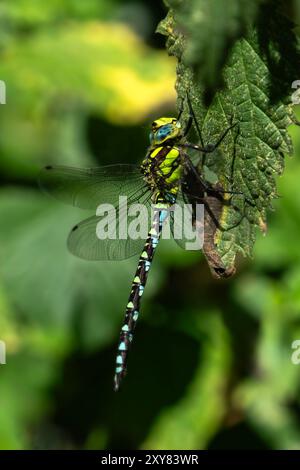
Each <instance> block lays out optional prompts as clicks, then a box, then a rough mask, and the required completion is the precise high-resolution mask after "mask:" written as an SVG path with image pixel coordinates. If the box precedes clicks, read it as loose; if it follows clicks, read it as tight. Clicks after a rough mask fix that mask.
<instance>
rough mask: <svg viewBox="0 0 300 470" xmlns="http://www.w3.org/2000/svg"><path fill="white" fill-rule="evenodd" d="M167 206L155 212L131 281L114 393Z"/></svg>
mask: <svg viewBox="0 0 300 470" xmlns="http://www.w3.org/2000/svg"><path fill="white" fill-rule="evenodd" d="M168 206H169V204H166V205H165V208H163V206H162V205H160V206H159V209H158V210H157V211H155V214H154V220H153V222H152V226H151V229H150V231H149V234H148V237H147V240H146V243H145V246H144V250H143V251H142V254H141V256H140V259H139V262H138V267H137V270H136V273H135V276H134V279H133V283H132V288H131V292H130V296H129V299H128V304H127V307H126V313H125V318H124V323H123V326H122V329H121V334H120V340H119V345H118V353H117V359H116V371H115V378H114V389H115V390H116V391H117V390H118V389H119V387H120V383H121V381H122V379H123V377H124V376H125V374H126V366H127V357H128V350H129V348H130V344H131V342H132V339H133V332H134V329H135V325H136V322H137V319H138V317H139V313H140V312H139V309H140V302H141V297H142V295H143V292H144V288H145V285H146V282H147V277H148V273H149V269H150V267H151V263H152V260H153V257H154V254H155V250H156V247H157V245H158V242H159V238H160V235H161V231H162V226H163V222H164V220H165V219H166V217H167V216H168Z"/></svg>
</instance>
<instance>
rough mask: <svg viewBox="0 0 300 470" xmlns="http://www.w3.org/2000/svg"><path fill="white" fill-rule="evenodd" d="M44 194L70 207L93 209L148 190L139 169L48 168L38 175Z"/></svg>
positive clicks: (115, 167)
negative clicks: (121, 196) (145, 189)
mask: <svg viewBox="0 0 300 470" xmlns="http://www.w3.org/2000/svg"><path fill="white" fill-rule="evenodd" d="M39 184H40V187H41V189H42V190H43V191H45V192H46V193H48V194H50V195H52V196H53V197H55V198H56V199H59V200H61V201H63V202H65V203H67V204H71V205H73V206H76V207H80V208H82V209H94V210H96V208H97V207H98V205H99V204H102V203H109V204H112V205H114V206H115V205H117V204H118V201H119V196H120V195H123V196H128V197H133V196H134V195H138V194H139V193H140V192H142V191H143V189H144V188H145V187H146V185H145V182H144V180H143V177H142V174H141V171H140V168H139V166H137V165H125V164H124V165H122V164H118V165H107V166H103V167H98V168H86V169H81V168H72V167H66V166H47V167H45V168H44V169H43V170H42V171H41V172H40V175H39Z"/></svg>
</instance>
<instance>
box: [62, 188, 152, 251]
mask: <svg viewBox="0 0 300 470" xmlns="http://www.w3.org/2000/svg"><path fill="white" fill-rule="evenodd" d="M136 203H138V204H139V205H140V207H141V210H142V212H141V213H140V214H139V215H138V218H136V219H135V220H137V219H138V221H137V223H135V222H134V214H132V217H130V216H129V217H127V208H129V207H130V208H132V207H133V206H132V204H136ZM150 223H151V194H150V192H149V191H148V190H144V192H143V193H139V194H138V196H132V197H131V198H130V199H129V200H128V201H127V203H122V204H120V206H119V207H116V208H113V207H112V208H111V210H109V211H108V212H107V213H106V214H105V215H101V216H100V215H94V216H92V217H90V218H88V219H86V220H83V221H82V222H80V223H79V224H78V225H76V226H75V227H74V228H73V230H72V231H71V233H70V235H69V237H68V248H69V251H70V252H71V253H72V254H74V255H75V256H78V257H79V258H83V259H86V260H122V259H126V258H129V257H131V256H134V255H135V254H137V253H139V252H141V250H142V249H143V246H144V243H145V239H146V238H147V234H148V231H149V228H150ZM135 229H137V230H135ZM120 231H121V232H122V234H123V235H121V237H122V236H123V237H124V238H121V237H120ZM132 235H133V236H132ZM133 237H138V238H133Z"/></svg>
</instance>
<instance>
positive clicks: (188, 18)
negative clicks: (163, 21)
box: [167, 0, 260, 91]
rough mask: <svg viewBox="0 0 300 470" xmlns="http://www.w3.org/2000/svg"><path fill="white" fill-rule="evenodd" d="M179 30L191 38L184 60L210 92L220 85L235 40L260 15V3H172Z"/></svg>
mask: <svg viewBox="0 0 300 470" xmlns="http://www.w3.org/2000/svg"><path fill="white" fill-rule="evenodd" d="M167 3H169V5H170V7H171V8H174V11H175V17H176V27H178V28H179V29H180V30H182V31H184V32H185V35H186V37H187V38H188V39H187V43H186V48H185V50H184V51H183V57H182V59H183V61H184V62H185V64H186V65H187V66H189V67H191V68H193V69H194V71H195V72H196V75H197V76H198V78H200V77H201V81H202V83H203V84H204V85H205V87H206V91H208V90H211V89H214V88H215V86H216V85H217V84H219V83H220V79H221V70H222V67H223V65H224V63H225V62H226V59H227V57H228V55H229V52H230V49H231V47H232V45H233V44H234V42H235V40H236V39H237V38H239V37H240V36H242V34H243V33H244V32H245V31H246V30H247V28H248V27H249V26H250V25H252V22H253V20H254V18H255V15H256V13H257V9H258V5H259V3H260V0H252V1H250V2H249V1H248V0H230V1H229V2H228V1H226V2H224V0H209V1H207V0H190V1H180V2H178V1H171V0H169V2H167Z"/></svg>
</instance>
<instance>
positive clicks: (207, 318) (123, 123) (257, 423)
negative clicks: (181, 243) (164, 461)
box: [0, 0, 300, 450]
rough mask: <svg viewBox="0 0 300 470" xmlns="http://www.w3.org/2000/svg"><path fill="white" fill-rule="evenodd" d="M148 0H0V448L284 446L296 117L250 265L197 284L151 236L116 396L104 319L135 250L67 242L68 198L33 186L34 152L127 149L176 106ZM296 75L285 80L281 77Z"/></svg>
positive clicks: (294, 431) (87, 155) (297, 265)
mask: <svg viewBox="0 0 300 470" xmlns="http://www.w3.org/2000/svg"><path fill="white" fill-rule="evenodd" d="M164 15H165V10H164V8H163V5H162V2H152V3H149V2H147V1H146V0H144V1H124V0H110V1H108V0H85V1H84V2H83V1H81V0H51V2H47V3H43V5H42V6H41V2H39V1H38V0H14V1H13V2H11V1H9V0H2V1H1V2H0V79H1V80H4V81H5V82H6V85H7V104H6V105H1V106H0V178H1V189H0V224H1V229H0V340H2V341H5V342H6V345H7V364H6V365H1V366H0V448H1V449H55V448H58V449H105V448H109V449H114V448H123V449H137V448H146V449H156V450H157V449H206V448H208V449H216V448H223V449H224V448H233V449H238V448H244V449H245V448H251V449H258V448H259V449H296V448H297V449H299V448H300V400H299V398H300V395H299V392H300V380H299V379H300V365H299V366H297V365H293V364H292V362H291V355H292V352H293V350H292V348H291V344H292V342H293V341H294V340H296V339H300V250H299V245H298V243H299V240H300V196H299V191H298V188H299V179H300V159H299V158H298V156H299V154H300V130H299V128H291V135H292V137H293V140H294V144H295V155H294V157H293V158H292V159H290V158H289V157H287V162H286V167H287V168H286V172H285V174H284V176H283V177H282V178H280V179H279V180H278V185H279V193H280V195H281V198H279V199H278V200H276V201H275V202H274V207H275V209H276V211H275V212H274V213H271V214H269V230H268V234H267V236H266V237H263V236H262V235H260V234H259V235H258V241H257V244H256V248H255V253H254V258H253V260H244V259H241V260H240V261H239V266H238V274H237V275H236V276H235V277H234V278H233V279H231V280H227V281H216V280H214V279H212V277H211V274H210V272H209V269H208V267H207V264H206V262H205V260H204V259H203V257H202V255H201V254H197V253H193V252H190V253H188V252H184V251H182V250H180V249H179V248H178V247H177V246H176V245H175V243H174V242H172V241H170V242H167V241H166V242H162V243H161V246H160V247H159V252H158V254H157V257H156V259H155V262H154V265H153V268H152V271H151V275H150V276H149V285H148V286H147V290H146V294H145V297H144V299H143V315H142V317H141V319H140V321H139V324H138V328H137V331H136V338H135V342H134V347H133V350H132V352H131V355H130V361H129V373H128V376H127V378H126V381H125V383H124V387H123V389H122V390H121V392H120V393H118V394H115V393H113V391H112V378H113V371H114V361H115V350H116V343H117V339H118V334H119V328H120V325H121V322H122V319H123V314H124V311H125V310H124V309H125V305H126V302H127V297H128V293H129V289H130V284H131V281H132V276H133V273H134V271H135V267H136V263H137V259H136V258H133V259H130V260H128V261H123V262H102V263H101V262H99V263H97V262H95V263H93V262H90V263H89V262H85V261H82V260H79V259H76V258H74V257H72V255H70V254H69V253H68V251H67V249H66V238H67V235H68V231H69V230H70V228H71V227H72V225H74V223H76V222H78V221H79V220H81V219H83V218H84V217H85V214H84V212H83V211H78V210H76V209H74V208H72V207H67V206H64V205H63V204H59V203H58V202H57V201H55V200H51V199H50V198H49V199H48V198H47V197H46V196H45V195H43V194H42V193H40V191H39V189H38V187H37V182H36V181H37V174H38V170H39V168H41V167H42V166H44V165H45V164H50V163H56V164H67V165H73V166H82V167H87V166H93V165H94V166H96V165H101V164H108V163H117V162H138V161H140V160H141V158H142V157H143V156H144V153H145V149H146V147H147V145H148V123H149V122H151V120H152V119H153V117H154V116H159V115H161V114H169V113H174V112H175V98H176V96H175V91H174V83H175V78H176V76H175V69H176V63H175V61H174V60H173V59H171V58H170V57H168V56H167V54H166V52H165V50H164V38H163V37H161V36H159V35H155V34H154V31H155V27H156V25H157V23H158V22H159V21H160V20H161V19H162V18H163V17H164ZM295 78H299V79H300V77H291V82H292V81H293V80H294V79H295Z"/></svg>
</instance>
